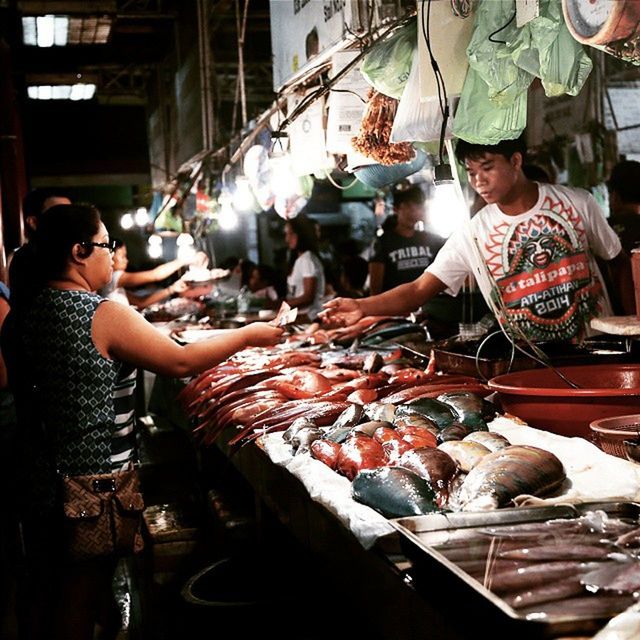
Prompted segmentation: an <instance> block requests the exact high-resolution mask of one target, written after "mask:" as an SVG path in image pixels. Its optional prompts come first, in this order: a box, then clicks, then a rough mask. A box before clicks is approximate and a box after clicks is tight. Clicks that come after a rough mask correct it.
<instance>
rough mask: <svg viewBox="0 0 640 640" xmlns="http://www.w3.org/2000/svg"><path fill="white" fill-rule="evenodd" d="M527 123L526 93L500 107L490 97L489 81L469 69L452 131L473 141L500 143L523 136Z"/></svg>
mask: <svg viewBox="0 0 640 640" xmlns="http://www.w3.org/2000/svg"><path fill="white" fill-rule="evenodd" d="M526 125H527V93H526V91H525V92H523V93H521V94H520V96H518V98H517V99H516V101H515V102H512V103H511V104H510V105H508V106H506V107H497V106H496V105H495V104H494V103H493V102H492V101H491V100H490V99H489V88H488V86H487V83H486V82H485V81H484V80H483V79H482V78H481V77H480V74H479V73H478V72H477V71H476V70H475V69H469V72H468V73H467V77H466V79H465V81H464V88H463V89H462V96H460V102H459V103H458V109H457V111H456V115H455V118H454V120H453V134H454V135H455V136H456V137H458V138H462V139H463V140H466V141H467V142H471V143H473V144H498V142H500V141H501V140H513V139H515V138H517V137H518V136H520V134H521V133H522V132H523V131H524V128H525V126H526Z"/></svg>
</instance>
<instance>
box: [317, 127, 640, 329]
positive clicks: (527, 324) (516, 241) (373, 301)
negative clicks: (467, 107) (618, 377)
mask: <svg viewBox="0 0 640 640" xmlns="http://www.w3.org/2000/svg"><path fill="white" fill-rule="evenodd" d="M525 154H526V146H525V143H524V139H523V138H522V137H521V138H519V139H517V140H503V141H502V142H500V143H499V144H497V145H477V144H471V143H468V142H466V141H464V140H460V141H459V142H458V144H457V146H456V157H457V158H458V160H459V161H460V162H461V163H464V165H465V167H466V170H467V173H468V176H469V182H470V184H471V186H472V188H473V189H474V190H475V191H477V192H478V193H479V194H480V196H481V197H482V198H483V199H484V200H485V202H486V203H487V204H486V206H485V207H484V208H482V209H481V210H480V211H479V212H478V213H477V214H476V215H475V216H474V217H473V218H472V219H471V220H470V221H469V222H468V223H467V224H466V225H465V226H463V227H462V228H460V229H459V230H457V231H454V233H453V234H452V235H451V237H450V238H449V239H448V240H447V242H446V244H445V245H444V247H443V248H442V249H441V250H440V252H439V253H438V256H437V257H436V259H435V261H434V262H433V263H432V264H431V265H430V266H429V267H428V268H427V270H426V271H425V272H424V273H423V274H422V275H421V276H420V277H419V278H417V279H416V280H414V281H413V282H410V283H407V284H403V285H400V286H399V287H396V288H395V289H392V290H390V291H387V292H385V293H382V294H380V295H376V296H372V297H369V298H363V299H361V300H356V299H347V298H338V299H336V300H332V301H329V302H328V303H327V304H326V305H325V309H326V310H325V312H324V313H323V317H324V319H325V320H326V321H327V322H330V323H333V324H340V325H346V324H352V323H354V322H357V321H358V320H359V319H360V318H361V317H362V316H364V315H394V314H401V313H409V312H411V311H413V310H414V309H416V308H417V307H418V306H419V305H421V304H424V303H425V302H426V301H427V300H430V299H431V298H433V296H435V295H437V294H438V293H440V292H442V291H445V290H447V291H449V292H450V293H451V294H454V295H455V294H457V293H458V291H459V290H460V287H461V286H462V284H463V282H464V281H465V279H466V278H467V277H468V276H469V275H474V276H475V277H476V280H477V281H478V284H479V286H480V289H481V291H482V294H483V297H484V298H485V300H486V302H487V304H488V305H489V306H490V307H492V308H495V309H496V312H497V315H498V320H499V321H500V322H502V323H503V324H504V325H506V328H507V329H508V330H510V332H511V333H512V335H514V337H518V336H519V335H524V336H526V337H527V338H528V339H529V340H531V341H534V342H542V341H555V342H559V341H574V342H577V341H579V340H580V339H582V338H583V337H584V336H585V335H586V334H587V333H588V332H589V329H590V327H589V321H590V320H591V318H593V317H595V316H597V315H611V309H610V305H609V299H608V296H607V292H606V290H605V287H604V285H603V279H602V276H601V274H600V271H599V269H598V266H597V264H596V261H595V259H594V256H599V257H601V258H602V259H603V260H605V261H606V264H607V267H608V268H609V269H610V272H611V275H612V282H614V283H615V286H616V287H617V288H618V289H619V291H620V292H621V300H622V303H623V305H624V308H625V310H626V312H627V313H629V314H632V313H633V311H634V308H635V305H634V294H633V286H632V280H631V269H630V260H629V256H628V255H627V254H626V253H625V251H624V250H623V249H622V247H621V245H620V240H619V239H618V238H617V236H616V234H615V233H614V232H613V230H612V229H611V228H610V227H609V225H608V224H607V222H606V220H605V218H604V215H603V213H602V211H601V210H600V208H599V207H598V205H597V203H596V201H595V199H594V198H593V196H591V194H589V193H588V192H586V191H583V190H579V189H572V188H569V187H562V186H559V185H550V184H542V183H537V182H532V181H531V180H529V179H528V178H527V177H526V176H525V175H524V173H523V171H522V166H523V164H524V160H525Z"/></svg>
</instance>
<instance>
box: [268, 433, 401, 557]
mask: <svg viewBox="0 0 640 640" xmlns="http://www.w3.org/2000/svg"><path fill="white" fill-rule="evenodd" d="M260 444H261V446H262V448H263V449H264V451H265V453H266V454H267V455H268V456H269V458H270V459H271V460H272V462H275V463H276V464H278V465H280V466H283V467H285V468H286V469H287V471H289V472H290V473H291V474H292V475H294V476H295V477H296V478H298V479H299V480H300V482H302V484H304V486H305V488H306V489H307V491H308V492H309V495H310V496H311V499H312V500H315V501H316V502H319V503H320V504H321V505H323V506H324V507H325V508H326V509H328V510H329V511H330V512H331V513H333V514H334V515H335V516H336V517H337V518H338V519H339V520H340V522H342V524H343V525H344V526H345V527H347V528H348V529H349V530H350V531H351V532H352V533H353V535H354V536H355V537H356V538H357V539H358V541H359V542H360V544H361V545H362V546H363V547H364V548H365V549H370V548H371V547H372V546H373V545H374V544H375V542H376V540H378V538H380V537H382V536H385V535H388V534H390V533H393V532H394V529H393V527H392V526H391V525H390V524H389V521H388V520H387V519H386V518H385V517H383V516H381V515H380V514H379V513H378V512H377V511H374V510H373V509H371V507H367V506H366V505H363V504H360V503H359V502H356V501H355V500H354V499H353V498H352V497H351V482H350V481H349V480H347V478H345V477H344V476H341V475H340V474H338V473H336V472H335V471H333V470H332V469H330V468H329V467H328V466H327V465H326V464H324V462H320V461H319V460H315V459H314V458H312V457H311V456H310V455H309V454H308V453H303V454H300V455H297V456H292V454H291V446H290V445H288V444H287V443H285V442H284V441H283V439H282V433H270V434H267V435H265V436H262V437H261V438H260Z"/></svg>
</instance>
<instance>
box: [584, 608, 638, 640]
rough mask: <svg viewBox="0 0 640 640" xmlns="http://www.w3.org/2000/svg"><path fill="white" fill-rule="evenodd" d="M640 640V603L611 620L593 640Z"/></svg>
mask: <svg viewBox="0 0 640 640" xmlns="http://www.w3.org/2000/svg"><path fill="white" fill-rule="evenodd" d="M638 638H640V603H636V604H634V605H631V606H630V607H629V608H628V609H627V610H626V611H623V612H622V613H620V614H618V615H617V616H616V617H615V618H612V619H611V620H609V622H608V623H607V625H606V626H605V627H604V628H602V629H601V630H600V631H598V633H596V635H595V636H593V640H637V639H638Z"/></svg>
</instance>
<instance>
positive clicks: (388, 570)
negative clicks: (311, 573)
mask: <svg viewBox="0 0 640 640" xmlns="http://www.w3.org/2000/svg"><path fill="white" fill-rule="evenodd" d="M227 439H228V438H227ZM225 441H226V439H225V438H224V437H222V438H221V439H220V440H219V443H220V444H219V448H220V450H221V451H222V452H223V454H225V455H226V456H228V457H229V458H230V460H231V461H232V463H233V464H234V466H235V467H236V468H237V469H238V470H239V471H240V473H241V474H242V475H243V476H244V477H245V479H246V480H247V481H248V482H249V483H250V484H251V486H252V487H253V489H254V490H255V492H256V495H257V496H258V497H259V498H260V499H261V500H262V501H263V502H264V504H265V505H266V506H267V507H269V509H270V510H272V511H273V512H274V513H275V514H276V515H277V517H278V519H279V520H280V521H281V522H282V523H283V524H284V525H285V526H286V527H287V528H288V529H289V530H290V531H291V532H292V533H293V534H294V535H295V537H296V538H297V539H298V540H299V542H300V543H301V544H302V545H303V546H304V547H305V548H307V549H308V550H309V551H311V552H312V553H315V554H318V556H319V557H320V558H321V560H322V562H323V565H324V566H325V567H326V573H327V574H329V575H333V576H335V581H336V584H341V585H345V584H347V585H349V592H350V593H351V596H350V601H349V602H348V603H346V602H342V603H340V602H338V601H336V600H332V595H331V594H328V598H327V606H334V607H344V606H345V605H346V606H348V607H349V609H350V611H352V612H353V614H354V615H358V616H363V617H366V618H367V620H368V622H367V626H368V627H371V628H374V629H377V630H378V631H379V636H380V637H381V638H394V639H398V640H400V639H402V640H423V639H424V640H426V639H427V638H428V639H429V640H438V639H440V638H442V639H443V640H445V639H446V640H470V639H471V638H478V637H479V634H478V626H477V622H478V621H477V620H476V621H470V620H468V619H466V616H462V617H461V616H460V615H459V614H460V609H459V607H460V605H461V603H459V602H450V606H449V607H448V608H443V607H442V606H441V604H438V603H430V602H428V601H427V600H425V598H424V597H423V596H422V595H420V594H418V593H417V592H416V590H415V589H414V588H412V587H411V585H410V584H409V580H410V579H409V577H408V576H407V574H406V573H405V571H406V570H407V569H408V568H409V567H410V565H409V563H408V562H407V561H406V559H405V558H404V557H403V556H402V555H400V554H398V553H394V551H398V547H397V539H396V538H395V537H393V536H392V538H391V539H389V540H385V539H381V540H379V541H378V543H377V544H376V545H375V546H374V548H373V549H370V550H366V549H365V548H364V547H363V546H362V544H361V543H360V542H359V541H358V539H357V538H356V537H355V536H354V535H353V534H352V533H351V532H350V531H349V530H348V529H347V528H345V526H344V525H343V523H342V522H341V521H340V520H339V519H338V518H337V517H336V516H334V515H333V514H332V513H331V512H330V511H328V510H327V509H326V508H325V507H323V506H322V505H321V504H319V503H318V502H315V501H313V500H311V499H310V498H309V492H308V490H307V489H306V487H305V486H304V485H303V484H302V482H300V480H298V479H297V478H296V477H295V476H293V475H292V474H291V473H290V472H289V471H287V470H286V469H285V468H283V467H281V466H278V465H276V464H274V463H273V462H272V461H271V460H270V458H269V457H268V455H267V454H266V453H265V452H264V451H263V450H262V449H261V448H260V447H259V446H257V445H256V444H255V443H251V444H249V445H247V446H244V447H241V448H240V449H239V450H237V451H234V452H233V453H232V452H231V451H230V450H229V447H228V446H226V445H225V444H224V443H225ZM329 602H332V603H333V604H329ZM336 615H337V614H336ZM469 623H471V624H469Z"/></svg>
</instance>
